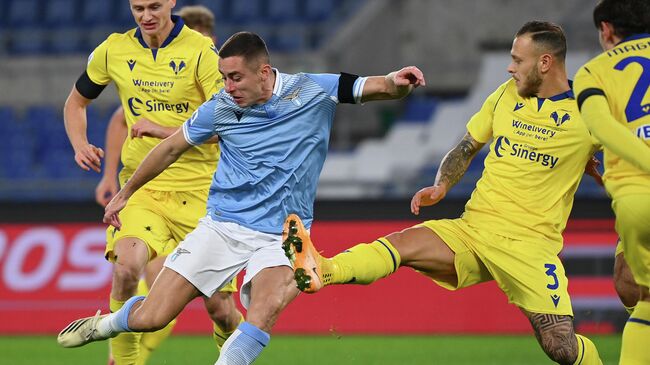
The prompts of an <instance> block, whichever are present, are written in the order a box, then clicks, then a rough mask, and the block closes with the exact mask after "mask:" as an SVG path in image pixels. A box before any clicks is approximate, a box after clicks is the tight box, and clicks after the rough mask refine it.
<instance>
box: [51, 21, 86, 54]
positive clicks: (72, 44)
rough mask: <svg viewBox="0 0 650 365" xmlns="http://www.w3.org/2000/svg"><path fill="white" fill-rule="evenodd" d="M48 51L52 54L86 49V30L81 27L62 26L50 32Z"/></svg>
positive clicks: (77, 51)
mask: <svg viewBox="0 0 650 365" xmlns="http://www.w3.org/2000/svg"><path fill="white" fill-rule="evenodd" d="M47 49H48V51H49V53H52V54H68V53H80V52H82V51H86V50H87V47H86V44H85V42H84V31H83V30H81V29H79V28H72V27H71V28H60V29H56V30H53V31H51V32H50V34H49V44H48V48H47Z"/></svg>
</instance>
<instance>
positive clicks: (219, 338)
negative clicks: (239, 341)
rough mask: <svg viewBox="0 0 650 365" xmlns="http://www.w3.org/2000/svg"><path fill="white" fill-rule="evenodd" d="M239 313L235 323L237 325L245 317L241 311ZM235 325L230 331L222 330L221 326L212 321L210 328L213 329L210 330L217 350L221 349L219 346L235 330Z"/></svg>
mask: <svg viewBox="0 0 650 365" xmlns="http://www.w3.org/2000/svg"><path fill="white" fill-rule="evenodd" d="M239 315H240V317H239V323H238V324H237V326H239V325H240V324H241V323H243V322H244V321H246V319H244V316H243V315H242V314H241V313H239ZM237 326H235V328H233V329H232V330H231V331H224V330H223V329H221V327H219V326H217V324H216V323H212V329H213V330H214V331H213V332H212V338H213V339H214V342H216V343H217V350H219V351H221V347H222V346H223V344H224V343H225V342H226V340H227V339H228V337H230V335H232V334H233V333H234V332H235V330H236V329H237Z"/></svg>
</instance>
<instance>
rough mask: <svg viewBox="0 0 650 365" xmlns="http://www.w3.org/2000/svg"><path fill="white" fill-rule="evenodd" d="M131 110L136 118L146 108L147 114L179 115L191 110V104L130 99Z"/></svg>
mask: <svg viewBox="0 0 650 365" xmlns="http://www.w3.org/2000/svg"><path fill="white" fill-rule="evenodd" d="M127 102H128V105H129V110H130V111H131V114H133V115H134V116H136V117H137V116H139V115H140V114H142V109H143V108H144V110H145V111H147V112H175V113H178V114H183V113H187V112H189V110H190V103H189V102H182V103H175V104H171V103H167V102H164V101H159V100H147V101H144V102H143V101H142V100H140V99H139V98H136V97H131V98H129V99H128V101H127Z"/></svg>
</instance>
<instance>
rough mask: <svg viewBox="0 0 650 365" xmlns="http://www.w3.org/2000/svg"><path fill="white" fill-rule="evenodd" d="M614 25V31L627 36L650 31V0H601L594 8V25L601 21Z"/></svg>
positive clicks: (621, 35) (622, 36) (623, 36)
mask: <svg viewBox="0 0 650 365" xmlns="http://www.w3.org/2000/svg"><path fill="white" fill-rule="evenodd" d="M601 22H607V23H611V24H612V25H613V26H614V33H615V34H616V35H617V36H619V37H621V38H626V37H629V36H631V35H633V34H638V33H648V32H650V1H648V0H601V1H600V2H598V4H597V5H596V7H595V8H594V25H596V28H598V29H600V23H601Z"/></svg>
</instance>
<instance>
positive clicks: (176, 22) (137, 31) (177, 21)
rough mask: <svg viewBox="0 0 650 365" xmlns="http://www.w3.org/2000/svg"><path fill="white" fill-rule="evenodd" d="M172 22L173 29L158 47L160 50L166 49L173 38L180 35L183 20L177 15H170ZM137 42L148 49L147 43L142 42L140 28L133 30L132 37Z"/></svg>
mask: <svg viewBox="0 0 650 365" xmlns="http://www.w3.org/2000/svg"><path fill="white" fill-rule="evenodd" d="M172 21H173V22H174V28H172V31H171V32H170V33H169V35H168V36H167V38H166V39H165V40H164V41H163V43H162V44H161V45H160V48H163V47H166V46H167V45H169V44H170V43H171V42H172V41H173V40H174V38H176V37H178V35H179V34H180V32H181V30H182V29H183V25H184V24H185V23H183V19H181V17H180V16H178V15H172ZM134 36H135V37H136V38H137V39H138V41H139V42H140V45H142V47H144V48H149V46H148V45H147V42H145V41H144V38H142V31H141V30H140V27H137V28H136V29H135V35H134Z"/></svg>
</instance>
